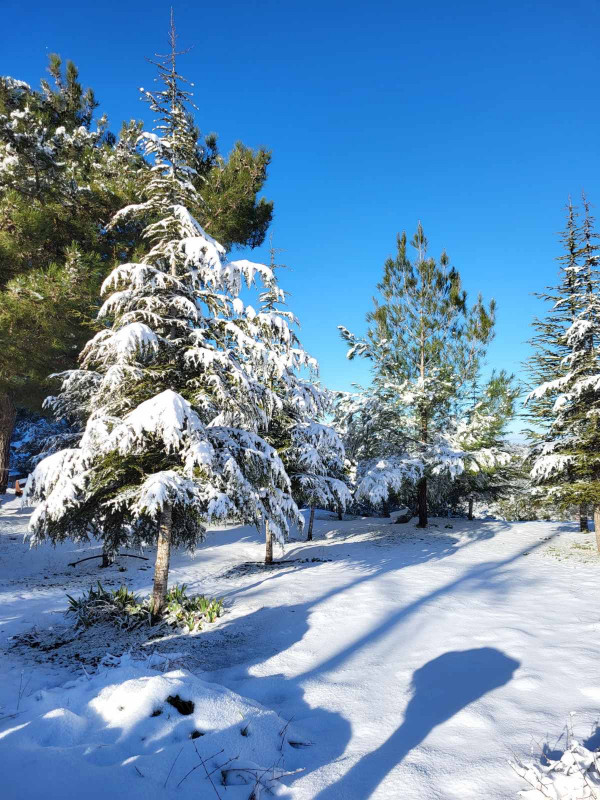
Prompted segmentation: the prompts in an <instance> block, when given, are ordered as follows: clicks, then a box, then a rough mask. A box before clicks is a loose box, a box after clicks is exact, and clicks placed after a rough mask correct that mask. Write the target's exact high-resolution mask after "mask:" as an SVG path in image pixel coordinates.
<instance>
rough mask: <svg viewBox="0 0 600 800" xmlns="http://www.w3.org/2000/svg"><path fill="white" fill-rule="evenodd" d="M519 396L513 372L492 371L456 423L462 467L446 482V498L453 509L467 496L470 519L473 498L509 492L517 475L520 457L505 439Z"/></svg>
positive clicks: (484, 499) (488, 499)
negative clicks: (461, 470)
mask: <svg viewBox="0 0 600 800" xmlns="http://www.w3.org/2000/svg"><path fill="white" fill-rule="evenodd" d="M475 389H477V387H475ZM518 396H519V389H518V388H517V387H516V386H515V384H514V380H513V377H512V376H510V375H507V373H506V372H504V371H500V372H499V373H498V374H493V375H492V376H491V378H490V379H489V381H488V382H487V383H486V384H485V385H484V386H483V387H482V388H481V389H480V390H479V391H476V393H475V396H474V397H473V398H472V403H473V404H472V405H471V406H470V407H467V408H466V409H465V413H464V417H463V418H462V419H461V420H459V422H458V424H457V425H456V432H455V434H454V438H455V441H456V445H457V447H458V448H459V449H460V450H461V451H462V452H464V453H465V459H464V471H463V472H462V473H461V474H460V475H458V476H457V477H456V478H455V479H454V481H452V482H451V485H450V486H448V488H447V498H448V502H449V504H450V506H452V507H454V508H455V509H456V510H462V508H461V506H462V505H463V504H464V502H465V500H466V502H467V508H468V518H469V519H473V504H474V502H475V501H479V502H486V503H493V502H495V501H496V500H498V499H499V498H501V497H504V496H506V495H508V494H510V493H511V492H512V491H513V489H514V483H515V480H517V479H518V476H519V472H520V469H519V467H520V465H519V459H518V458H517V456H516V454H515V453H514V452H513V451H512V450H511V448H510V447H509V446H507V442H506V433H507V432H506V427H507V424H508V422H509V421H510V420H511V419H512V418H513V417H514V413H515V402H516V400H517V397H518ZM469 454H472V457H469Z"/></svg>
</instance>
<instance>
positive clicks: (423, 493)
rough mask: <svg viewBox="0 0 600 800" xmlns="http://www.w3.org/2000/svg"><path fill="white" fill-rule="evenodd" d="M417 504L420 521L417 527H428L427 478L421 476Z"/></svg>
mask: <svg viewBox="0 0 600 800" xmlns="http://www.w3.org/2000/svg"><path fill="white" fill-rule="evenodd" d="M417 504H418V511H419V522H418V524H417V528H426V527H427V478H421V480H420V481H419V483H418V484H417Z"/></svg>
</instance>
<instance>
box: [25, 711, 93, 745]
mask: <svg viewBox="0 0 600 800" xmlns="http://www.w3.org/2000/svg"><path fill="white" fill-rule="evenodd" d="M87 726H88V723H87V720H85V719H84V718H83V717H80V716H79V715H78V714H74V713H73V712H72V711H69V709H68V708H54V709H52V711H48V713H47V714H44V715H43V717H42V718H41V724H40V725H37V726H35V727H34V728H33V730H32V731H30V735H31V737H32V739H34V740H35V741H37V743H38V744H40V745H42V747H73V746H74V745H76V744H79V743H80V741H81V739H82V737H83V734H84V731H85V730H86V728H87Z"/></svg>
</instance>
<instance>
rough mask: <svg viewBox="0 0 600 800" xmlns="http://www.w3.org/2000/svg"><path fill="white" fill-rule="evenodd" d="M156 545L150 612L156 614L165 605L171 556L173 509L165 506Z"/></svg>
mask: <svg viewBox="0 0 600 800" xmlns="http://www.w3.org/2000/svg"><path fill="white" fill-rule="evenodd" d="M158 525H159V528H158V547H157V548H156V563H155V565H154V588H153V590H152V614H153V615H154V616H155V617H156V616H158V615H159V614H160V613H161V612H162V610H163V608H164V607H165V600H166V597H167V586H168V582H169V559H170V557H171V535H172V532H173V511H172V509H171V506H165V507H164V508H163V511H162V514H161V515H160V517H159V520H158Z"/></svg>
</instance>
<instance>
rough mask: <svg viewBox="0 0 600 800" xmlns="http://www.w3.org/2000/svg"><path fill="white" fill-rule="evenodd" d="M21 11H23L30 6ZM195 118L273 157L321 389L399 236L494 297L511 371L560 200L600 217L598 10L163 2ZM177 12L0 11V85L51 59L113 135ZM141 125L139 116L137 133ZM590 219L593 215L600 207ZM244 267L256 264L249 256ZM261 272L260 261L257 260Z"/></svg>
mask: <svg viewBox="0 0 600 800" xmlns="http://www.w3.org/2000/svg"><path fill="white" fill-rule="evenodd" d="M24 8H26V11H24V10H23V9H24ZM174 8H175V15H176V23H177V27H178V30H179V33H180V44H181V46H182V47H185V46H190V45H193V46H194V49H193V50H192V52H191V53H190V54H189V55H187V56H185V58H184V59H182V61H181V70H182V72H183V73H184V74H185V75H187V76H188V77H189V78H190V79H191V80H193V81H195V83H196V102H197V104H198V106H199V108H200V111H199V113H198V121H199V124H200V126H201V128H202V129H203V130H204V131H205V132H208V131H216V132H218V133H219V135H220V141H221V145H222V148H223V149H225V150H226V149H229V147H230V146H231V144H232V143H233V141H235V139H238V138H239V139H242V140H243V141H244V142H245V143H246V144H248V145H250V146H258V145H266V146H268V147H269V148H271V149H272V150H273V164H272V167H271V171H270V178H269V182H268V185H267V187H266V191H265V194H266V196H267V197H269V198H271V199H273V200H274V201H275V221H274V225H273V232H274V237H275V245H276V246H279V247H282V248H285V249H286V252H285V254H284V256H283V258H284V260H285V261H286V262H287V263H288V264H289V265H290V266H292V267H293V271H291V272H289V273H288V274H287V275H286V276H285V277H284V278H283V281H284V287H285V288H287V289H288V290H290V291H291V292H292V298H291V307H292V308H293V310H294V311H295V312H296V314H297V315H298V316H299V318H300V320H301V322H302V340H303V342H304V344H305V346H306V347H307V349H309V350H310V351H311V352H312V354H313V355H315V356H316V357H317V358H318V359H319V361H320V363H321V368H322V369H321V375H322V379H323V381H324V382H325V383H326V384H327V385H329V386H330V387H331V388H339V389H345V388H349V387H350V384H351V383H352V382H354V381H363V382H364V381H366V380H368V369H367V367H366V366H365V365H363V364H361V363H360V362H357V361H355V362H346V360H345V348H344V346H343V344H342V342H341V340H340V339H339V337H338V335H337V330H336V326H337V325H338V324H340V323H342V324H344V325H346V326H347V327H349V328H350V329H352V330H354V331H356V332H357V333H360V332H362V331H364V327H365V326H364V315H365V312H366V311H367V310H368V309H369V308H370V304H371V296H372V294H373V292H374V290H375V285H376V283H377V281H378V279H379V276H380V274H381V268H382V265H383V261H384V260H385V258H386V256H388V255H390V254H392V252H393V251H394V245H395V235H396V232H397V231H398V230H401V229H403V228H407V229H408V231H409V233H412V232H413V230H414V227H415V225H416V223H417V220H419V219H420V220H422V222H423V225H424V228H425V232H426V234H427V235H428V237H429V240H430V244H431V248H432V250H433V251H434V252H435V253H437V252H439V251H440V250H441V249H442V248H446V249H447V251H448V253H449V255H450V257H451V259H452V262H453V264H454V265H455V266H456V267H458V269H459V270H460V272H461V274H462V276H463V280H464V284H465V287H466V288H467V290H468V291H469V292H470V293H471V295H475V294H476V293H477V292H479V291H481V292H482V293H483V295H484V297H486V298H489V297H491V296H493V297H495V298H496V300H497V302H498V325H497V335H496V340H495V342H494V343H493V345H492V347H491V348H490V351H489V359H488V360H489V362H490V364H491V365H493V366H496V367H505V368H506V369H508V370H513V371H518V370H519V369H520V362H521V361H522V360H523V358H524V357H525V356H526V355H527V352H528V348H527V346H526V345H525V340H527V338H528V337H529V335H530V328H529V324H530V321H531V318H532V316H533V315H534V313H536V311H539V310H540V305H539V303H538V302H537V301H536V300H534V298H532V296H531V293H532V292H534V291H536V290H539V289H541V288H543V287H544V286H545V285H546V284H548V283H550V282H553V281H554V279H555V275H556V269H557V267H556V263H555V261H554V260H553V259H554V258H555V257H556V256H557V255H558V254H559V247H558V243H557V239H556V232H557V231H558V230H559V229H560V228H561V227H562V225H563V207H564V204H565V202H566V201H567V198H568V196H569V194H572V195H573V196H574V197H576V196H577V195H578V194H579V193H580V192H581V190H582V189H585V190H586V192H587V194H588V196H589V197H590V199H591V201H592V203H594V202H595V203H597V204H600V186H599V178H600V174H599V162H598V148H599V146H600V136H599V133H600V104H599V102H598V85H599V78H600V70H599V66H600V64H599V61H600V48H599V47H598V36H599V34H600V3H599V2H598V1H597V0H595V1H594V0H570V2H568V3H567V2H566V1H565V0H562V2H559V1H558V0H545V1H544V2H542V1H539V0H538V1H537V2H528V0H518V1H515V0H506V1H505V2H496V1H495V0H494V1H493V2H485V1H484V2H481V0H479V2H472V1H471V0H469V2H465V1H462V2H461V1H460V0H458V2H452V3H450V2H447V0H425V1H424V2H405V1H404V0H396V1H395V2H381V0H375V1H374V2H368V3H367V2H356V1H355V0H344V2H341V1H338V0H321V1H320V2H314V0H303V2H301V3H300V2H296V0H264V1H263V2H251V1H250V0H248V1H247V2H238V0H222V2H220V3H205V4H200V3H198V2H175V3H174ZM168 15H169V3H163V2H155V1H154V0H147V1H146V2H143V3H140V2H126V0H125V1H124V2H118V3H117V2H114V0H107V2H103V3H94V4H92V3H87V2H83V3H82V2H65V0H56V2H54V3H52V4H50V5H49V4H48V3H46V2H44V3H41V2H28V3H27V4H26V5H25V6H24V5H23V3H22V2H15V1H14V0H4V2H3V3H2V17H3V36H2V40H3V41H2V48H1V51H0V73H2V74H9V75H12V76H13V77H16V78H20V79H22V80H26V81H27V82H29V83H31V84H33V85H36V86H37V85H38V82H39V78H40V77H41V75H42V73H43V72H44V70H45V66H46V59H47V54H48V53H49V52H52V51H55V52H58V53H60V54H61V55H62V56H63V58H65V59H66V58H71V59H72V60H74V61H75V63H76V64H77V65H78V66H79V68H80V74H81V78H82V81H83V83H84V84H85V85H91V86H92V87H93V88H94V90H95V91H96V94H97V97H98V99H99V100H100V102H101V110H102V111H105V112H107V113H108V115H109V117H110V120H111V127H112V129H114V130H118V128H119V126H120V122H121V120H122V119H124V118H131V117H133V116H136V117H142V118H145V119H148V117H147V110H146V107H145V106H144V104H142V103H140V102H139V100H138V97H139V93H138V91H137V89H138V87H139V86H144V85H146V86H147V85H149V83H150V81H151V80H152V77H153V69H152V67H151V66H150V65H148V64H147V63H146V62H145V60H144V57H145V56H151V55H152V54H153V53H154V52H155V51H159V52H164V50H165V48H166V29H167V25H168ZM148 121H149V120H148ZM597 213H598V214H599V215H600V211H597ZM256 255H257V254H256V253H255V254H254V255H253V256H252V257H253V258H256ZM263 257H265V258H266V254H264V253H263Z"/></svg>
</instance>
